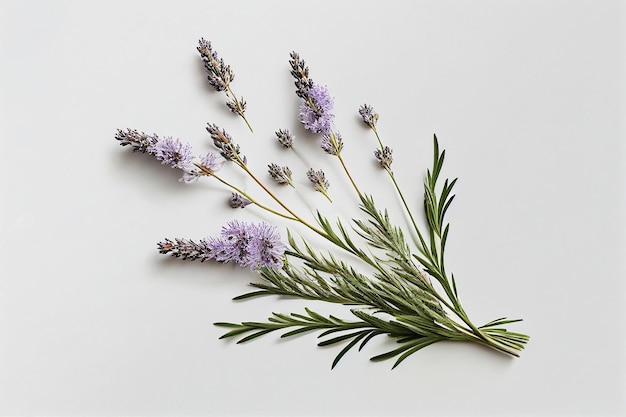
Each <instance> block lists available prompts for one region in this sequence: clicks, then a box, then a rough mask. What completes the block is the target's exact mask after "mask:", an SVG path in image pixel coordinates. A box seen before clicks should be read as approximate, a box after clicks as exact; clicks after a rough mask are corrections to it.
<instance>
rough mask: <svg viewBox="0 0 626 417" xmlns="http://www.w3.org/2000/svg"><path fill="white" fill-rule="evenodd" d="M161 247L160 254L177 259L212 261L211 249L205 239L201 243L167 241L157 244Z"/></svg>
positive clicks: (185, 240)
mask: <svg viewBox="0 0 626 417" xmlns="http://www.w3.org/2000/svg"><path fill="white" fill-rule="evenodd" d="M157 246H158V247H159V253H162V254H164V255H166V254H170V255H172V256H173V257H175V258H182V259H188V260H190V261H195V260H196V259H200V262H204V261H206V260H207V259H212V258H213V255H212V253H211V248H209V246H208V245H207V242H206V241H205V240H204V239H203V240H201V241H200V242H199V243H196V242H194V241H193V240H188V239H175V240H174V241H172V240H170V239H165V241H163V242H159V243H157Z"/></svg>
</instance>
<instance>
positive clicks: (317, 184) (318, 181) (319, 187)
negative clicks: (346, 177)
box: [306, 168, 332, 203]
mask: <svg viewBox="0 0 626 417" xmlns="http://www.w3.org/2000/svg"><path fill="white" fill-rule="evenodd" d="M306 176H307V178H308V179H309V181H311V183H312V184H313V188H315V191H319V192H320V193H322V194H323V195H324V197H326V198H327V199H328V201H330V202H331V203H332V200H331V199H330V197H329V196H328V188H329V187H330V183H329V182H328V180H327V179H326V175H325V174H324V171H322V170H321V169H320V170H317V171H316V170H314V169H313V168H310V169H309V170H308V171H307V173H306Z"/></svg>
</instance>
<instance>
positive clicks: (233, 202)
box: [228, 193, 252, 208]
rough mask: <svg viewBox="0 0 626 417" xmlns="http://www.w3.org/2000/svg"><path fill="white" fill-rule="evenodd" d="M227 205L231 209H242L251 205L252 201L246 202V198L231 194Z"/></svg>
mask: <svg viewBox="0 0 626 417" xmlns="http://www.w3.org/2000/svg"><path fill="white" fill-rule="evenodd" d="M228 204H229V205H230V207H232V208H244V207H246V206H247V205H249V204H252V201H250V200H248V199H247V198H246V197H244V196H242V195H241V194H239V193H232V194H231V196H230V199H229V202H228Z"/></svg>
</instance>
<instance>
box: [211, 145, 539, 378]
mask: <svg viewBox="0 0 626 417" xmlns="http://www.w3.org/2000/svg"><path fill="white" fill-rule="evenodd" d="M444 159H445V151H440V150H439V144H438V141H437V138H436V137H435V138H434V157H433V167H432V169H430V170H428V171H427V173H426V180H425V182H424V189H425V194H424V195H425V196H424V208H425V211H424V214H425V216H426V220H427V224H428V233H427V234H426V236H428V237H429V242H428V243H427V242H426V241H425V240H424V239H423V238H422V236H423V234H422V233H421V232H420V231H419V229H418V233H419V236H420V239H421V242H422V244H421V245H420V246H419V247H418V252H419V254H415V253H412V251H411V248H410V247H409V245H408V244H407V243H406V240H405V237H404V234H403V232H402V230H401V229H400V228H399V227H397V226H394V225H393V224H392V223H391V221H390V218H389V215H388V213H387V212H386V211H380V210H378V209H377V208H376V205H375V202H374V199H373V197H372V196H369V195H364V194H360V198H361V205H360V207H361V210H362V212H363V214H364V215H365V218H364V219H353V225H354V226H353V229H352V230H353V231H354V232H355V233H356V235H357V236H359V237H360V238H361V239H362V240H363V242H364V243H365V244H366V245H367V246H368V247H369V248H370V249H371V250H372V251H377V252H378V254H376V255H373V254H369V253H366V252H365V251H364V250H363V249H361V248H360V247H361V246H362V245H360V244H358V243H356V242H355V241H354V240H353V238H352V237H351V236H350V233H349V232H348V230H347V229H346V227H345V226H344V225H343V224H342V223H341V221H337V223H336V225H335V226H333V225H332V224H331V222H330V221H329V220H328V219H327V218H325V217H324V216H322V215H321V214H319V213H318V224H319V225H320V227H321V229H322V230H323V231H324V234H325V236H326V237H327V238H328V239H329V240H330V241H331V242H333V243H334V244H335V245H337V246H338V247H340V248H342V249H344V250H345V251H347V252H348V253H350V254H351V255H354V256H355V257H356V258H358V259H359V260H360V261H362V262H363V263H365V264H367V265H369V266H370V267H373V268H374V271H375V272H374V273H373V276H372V277H368V276H366V275H364V274H362V273H360V272H358V271H357V270H356V269H355V268H354V267H352V266H350V265H348V263H346V262H345V261H342V260H339V259H337V258H336V257H335V256H334V255H333V254H332V253H326V254H322V253H320V252H319V251H317V250H315V249H313V247H312V246H311V245H310V244H309V243H307V241H306V240H305V239H302V246H301V245H299V244H298V243H297V242H296V240H295V238H294V237H293V236H292V235H291V234H289V237H288V241H289V246H290V249H289V250H288V251H287V252H286V255H287V259H289V258H292V259H294V260H298V261H300V262H301V263H302V266H301V267H295V266H292V265H291V263H289V262H288V263H285V264H284V266H283V268H282V269H281V270H277V269H273V268H263V269H261V270H260V273H261V276H262V277H263V278H264V282H262V283H252V284H251V285H252V286H253V287H255V288H256V290H255V291H252V292H249V293H246V294H243V295H241V296H239V297H236V299H238V300H242V299H248V298H252V297H256V296H261V295H282V296H293V297H298V298H303V299H310V300H320V301H325V302H331V303H339V304H345V305H353V306H359V308H355V309H351V310H350V311H351V312H352V314H353V315H355V316H357V317H358V318H359V319H361V321H358V322H346V321H343V320H340V319H337V318H335V317H329V318H324V317H322V316H320V315H319V314H317V313H313V312H311V311H310V310H307V313H308V316H306V318H304V317H305V316H301V315H292V316H291V317H290V316H284V315H278V314H276V313H274V316H273V317H271V318H270V319H268V320H269V321H268V322H262V323H260V322H244V323H239V324H235V323H218V325H219V326H222V327H231V328H233V330H231V331H230V332H228V333H226V334H225V335H224V337H233V336H237V335H242V334H245V333H250V334H249V335H248V336H246V337H244V338H243V339H242V341H249V340H252V339H254V338H256V337H258V336H261V335H264V334H267V333H270V332H272V331H274V330H278V329H286V328H290V327H296V328H297V330H294V331H291V332H288V333H286V334H285V335H284V337H287V336H289V335H292V334H296V333H301V332H305V331H313V330H319V329H325V332H324V333H322V335H320V336H321V337H322V336H326V335H328V334H329V333H330V332H347V331H350V330H355V329H357V328H359V329H361V327H363V328H364V329H361V330H358V331H353V332H351V333H345V334H342V335H341V336H337V337H335V338H332V339H330V340H326V341H323V342H320V343H321V344H324V345H331V344H335V343H339V342H342V341H348V340H350V342H349V343H348V344H347V345H346V346H345V347H344V349H343V350H341V351H340V352H339V354H338V355H337V357H336V358H335V361H334V362H333V365H332V366H333V367H334V366H335V365H337V363H338V361H339V360H340V359H341V358H342V357H343V356H344V355H345V353H346V352H347V351H348V350H350V349H351V348H353V347H354V346H355V345H356V343H358V342H359V341H360V340H361V339H364V340H365V341H367V340H370V339H371V338H372V337H374V336H376V335H379V334H386V335H388V336H390V337H394V338H396V339H397V340H398V342H399V343H400V344H401V346H400V347H399V348H397V349H394V350H392V351H389V352H386V353H383V354H381V355H377V356H375V357H373V358H372V360H376V361H379V360H385V359H390V358H394V357H396V356H399V358H398V359H397V360H396V362H395V364H394V367H395V366H397V365H398V364H399V363H400V362H402V361H403V360H404V359H406V357H408V356H409V355H411V354H413V353H415V352H417V351H418V350H420V349H422V348H424V347H426V346H428V345H430V344H433V343H437V342H441V341H465V342H474V343H479V344H482V345H485V346H488V347H490V348H492V349H495V350H497V351H500V352H503V353H507V354H509V355H513V356H518V355H519V354H518V351H519V350H521V349H523V347H524V344H525V343H526V342H527V341H528V337H527V336H526V335H523V334H519V333H512V332H509V331H507V330H506V329H505V328H503V327H501V326H503V325H505V324H509V323H514V322H517V321H519V320H509V319H506V318H501V319H497V320H494V321H492V322H489V323H487V324H485V325H483V326H480V327H477V326H475V325H474V324H473V323H472V322H471V321H470V320H469V318H468V316H467V314H466V313H465V311H464V309H463V307H462V306H461V303H460V300H459V298H458V294H457V290H456V285H455V282H454V278H450V279H449V278H448V276H447V274H446V271H445V267H444V253H445V243H446V239H447V237H448V231H449V225H448V224H446V223H445V214H446V212H447V210H448V208H449V207H450V204H451V202H452V200H453V198H454V196H453V195H452V194H451V191H452V188H453V187H454V184H455V183H456V179H455V180H452V181H449V180H447V179H446V180H444V182H443V185H442V186H441V187H439V181H438V180H439V177H440V173H441V170H442V168H443V163H444ZM416 262H417V264H416ZM431 278H433V279H434V280H435V281H436V282H438V283H439V284H440V286H441V288H442V289H443V294H440V293H439V292H438V291H437V289H436V288H435V287H434V286H433V284H432V282H431ZM367 311H370V313H368V312H367ZM374 314H383V315H385V316H387V317H390V319H389V320H384V319H380V318H378V317H374ZM450 314H451V315H450ZM454 318H456V320H454ZM457 320H458V321H457ZM294 332H295V333H294ZM364 344H365V343H363V345H364ZM363 345H362V346H361V348H362V347H363ZM359 350H360V349H359Z"/></svg>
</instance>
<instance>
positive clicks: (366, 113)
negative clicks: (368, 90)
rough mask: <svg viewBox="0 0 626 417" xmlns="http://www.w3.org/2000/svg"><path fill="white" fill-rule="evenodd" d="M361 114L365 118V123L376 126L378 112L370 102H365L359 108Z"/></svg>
mask: <svg viewBox="0 0 626 417" xmlns="http://www.w3.org/2000/svg"><path fill="white" fill-rule="evenodd" d="M359 114H360V115H361V118H362V119H363V123H365V124H366V125H368V126H369V127H370V128H372V129H375V128H376V122H378V113H376V112H375V111H374V108H373V107H372V106H370V105H368V104H363V105H362V106H361V107H360V108H359Z"/></svg>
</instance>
